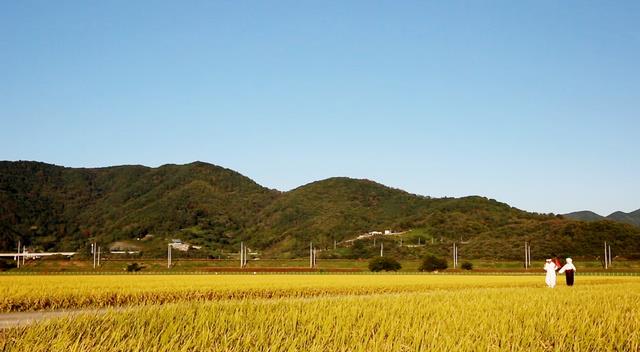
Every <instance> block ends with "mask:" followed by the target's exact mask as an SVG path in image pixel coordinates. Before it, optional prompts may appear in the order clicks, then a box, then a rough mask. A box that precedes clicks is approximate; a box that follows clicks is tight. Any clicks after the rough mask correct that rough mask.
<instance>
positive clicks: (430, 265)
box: [418, 255, 447, 271]
mask: <svg viewBox="0 0 640 352" xmlns="http://www.w3.org/2000/svg"><path fill="white" fill-rule="evenodd" d="M446 268H447V261H446V259H444V258H438V257H436V256H435V255H429V256H426V257H424V259H422V264H420V267H419V268H418V270H419V271H436V270H444V269H446Z"/></svg>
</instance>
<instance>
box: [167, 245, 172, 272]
mask: <svg viewBox="0 0 640 352" xmlns="http://www.w3.org/2000/svg"><path fill="white" fill-rule="evenodd" d="M167 269H171V243H169V244H167Z"/></svg>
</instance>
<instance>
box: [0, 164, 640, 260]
mask: <svg viewBox="0 0 640 352" xmlns="http://www.w3.org/2000/svg"><path fill="white" fill-rule="evenodd" d="M385 229H391V230H394V231H409V230H412V231H410V232H408V236H409V237H405V238H403V240H405V241H407V243H409V242H411V241H415V240H421V241H422V243H423V244H424V243H425V242H427V241H428V243H429V246H424V247H419V248H413V249H410V248H409V247H407V246H398V243H397V242H398V241H397V240H393V241H390V240H389V239H390V238H391V237H388V238H387V241H389V243H385V248H388V250H389V252H390V253H392V254H394V255H396V256H403V257H412V256H414V257H415V256H420V255H424V254H426V253H434V254H441V255H444V254H446V253H447V251H448V250H449V248H450V244H451V243H452V242H453V241H456V242H461V243H462V245H461V249H460V251H461V254H463V255H466V256H467V257H469V258H479V257H483V258H519V257H520V253H521V252H522V251H523V249H522V247H523V243H524V241H530V242H531V243H532V248H534V249H533V255H534V257H535V256H539V257H544V256H548V255H550V254H552V253H556V254H560V255H562V254H569V255H574V256H596V255H597V254H598V253H599V251H600V248H601V244H602V241H605V240H606V241H609V242H610V243H612V246H613V247H614V248H615V252H616V253H615V254H616V255H621V256H637V255H638V253H640V228H638V227H636V226H633V225H630V224H625V223H620V222H615V221H609V220H606V219H605V220H599V221H592V222H584V221H578V220H572V219H568V218H566V217H563V216H554V215H551V214H536V213H529V212H525V211H521V210H518V209H516V208H513V207H510V206H509V205H507V204H504V203H500V202H497V201H495V200H491V199H486V198H483V197H477V196H472V197H463V198H430V197H424V196H419V195H415V194H410V193H407V192H405V191H402V190H398V189H393V188H390V187H386V186H384V185H381V184H378V183H375V182H373V181H369V180H359V179H350V178H343V177H337V178H330V179H326V180H322V181H317V182H313V183H310V184H307V185H304V186H301V187H299V188H296V189H294V190H291V191H288V192H280V191H276V190H272V189H268V188H265V187H262V186H260V185H258V184H257V183H255V182H254V181H252V180H251V179H249V178H247V177H245V176H243V175H241V174H239V173H237V172H235V171H232V170H229V169H225V168H222V167H219V166H215V165H211V164H207V163H202V162H194V163H191V164H187V165H164V166H161V167H158V168H149V167H144V166H137V165H132V166H116V167H106V168H66V167H61V166H55V165H50V164H45V163H40V162H28V161H18V162H9V161H3V162H0V251H12V250H15V248H16V244H17V242H18V241H21V243H24V244H26V245H28V246H30V247H31V248H33V249H34V250H45V251H50V250H77V249H83V248H84V249H86V247H87V245H88V243H89V241H90V240H96V241H99V242H101V243H105V244H108V243H114V242H127V241H128V242H131V243H141V244H142V242H144V240H142V241H141V240H140V239H147V238H154V239H155V240H156V241H157V244H158V246H157V247H158V254H159V255H160V254H161V253H162V252H161V251H162V248H166V247H162V246H166V241H167V240H169V239H172V238H180V239H182V240H185V241H189V243H192V244H194V245H200V246H202V247H203V249H202V251H203V253H225V252H227V253H228V252H234V251H237V247H238V244H239V242H240V241H244V242H245V243H247V244H248V245H249V246H250V247H252V248H254V249H257V250H260V251H261V252H262V253H263V254H264V255H266V256H271V257H299V256H304V255H305V253H306V251H307V248H308V245H309V242H311V241H313V242H314V243H315V245H316V246H318V247H319V248H321V249H325V251H324V253H323V255H326V256H336V257H354V258H356V257H367V256H370V255H373V253H375V250H374V249H372V248H370V247H371V246H369V244H366V245H365V244H363V243H361V242H363V241H355V242H347V241H346V240H350V239H353V238H355V237H356V236H358V235H360V234H362V233H365V232H369V231H373V230H378V231H381V230H385ZM136 241H137V242H136ZM152 242H153V241H152ZM163 243H164V245H163ZM337 243H339V244H340V245H339V246H338V247H339V248H336V249H335V250H333V246H334V244H337ZM411 243H412V242H411ZM418 243H420V242H418ZM145 248H148V246H147V247H145ZM363 248H365V249H366V250H363ZM367 248H368V249H367ZM149 251H151V250H149Z"/></svg>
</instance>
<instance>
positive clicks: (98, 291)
mask: <svg viewBox="0 0 640 352" xmlns="http://www.w3.org/2000/svg"><path fill="white" fill-rule="evenodd" d="M580 280H581V282H582V283H587V282H589V283H592V284H598V283H602V282H609V281H611V280H614V281H615V280H617V279H615V278H595V277H583V278H582V277H581V278H580ZM603 280H604V281H603ZM543 283H544V279H541V278H540V277H531V276H513V277H504V276H465V277H460V276H453V275H95V276H88V275H77V276H71V275H69V276H67V275H64V276H57V275H52V276H46V275H41V276H0V312H14V311H33V310H52V309H75V308H90V307H91V308H102V307H112V306H123V305H131V304H135V305H139V304H160V303H171V302H181V301H198V300H199V301H212V300H214V301H217V300H227V299H251V298H301V297H316V296H334V295H347V294H348V295H369V294H383V293H409V292H423V291H428V290H438V289H452V288H460V287H466V288H472V287H525V286H526V287H532V288H533V287H539V286H540V285H541V284H543Z"/></svg>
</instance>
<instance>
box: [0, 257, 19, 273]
mask: <svg viewBox="0 0 640 352" xmlns="http://www.w3.org/2000/svg"><path fill="white" fill-rule="evenodd" d="M15 267H16V263H15V262H14V261H12V260H8V259H0V271H5V270H9V269H13V268H15Z"/></svg>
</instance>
